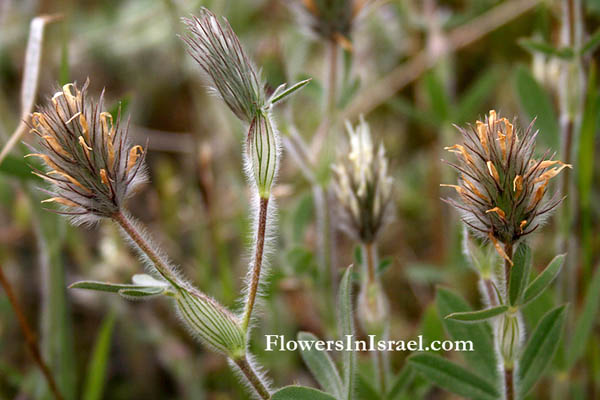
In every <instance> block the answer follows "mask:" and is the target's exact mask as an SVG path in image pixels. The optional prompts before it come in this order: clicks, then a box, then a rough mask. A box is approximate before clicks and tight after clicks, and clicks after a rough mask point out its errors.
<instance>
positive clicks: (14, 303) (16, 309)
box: [0, 265, 63, 400]
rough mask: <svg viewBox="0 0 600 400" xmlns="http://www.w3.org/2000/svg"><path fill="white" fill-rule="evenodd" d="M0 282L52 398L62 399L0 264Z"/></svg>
mask: <svg viewBox="0 0 600 400" xmlns="http://www.w3.org/2000/svg"><path fill="white" fill-rule="evenodd" d="M0 284H1V285H2V287H3V288H4V292H5V293H6V297H7V298H8V301H9V302H10V305H11V306H12V308H13V310H14V312H15V315H16V316H17V320H18V321H19V325H20V327H21V331H22V332H23V336H25V342H26V343H27V347H28V348H29V351H30V352H31V355H32V357H33V359H34V361H35V363H36V364H37V365H38V367H39V368H40V370H41V371H42V374H43V375H44V379H46V382H47V383H48V387H49V388H50V391H51V392H52V394H53V395H54V398H55V399H57V400H62V399H63V396H62V394H61V393H60V390H59V389H58V385H57V384H56V381H55V380H54V377H53V376H52V373H51V372H50V369H49V368H48V365H47V364H46V363H45V362H44V360H43V358H42V353H41V352H40V349H39V347H38V344H37V341H36V339H35V335H34V333H33V331H32V329H31V327H30V326H29V323H28V322H27V319H26V318H25V314H24V313H23V308H22V307H21V304H20V303H19V301H18V300H17V298H16V296H15V294H14V292H13V290H12V287H11V285H10V283H9V282H8V280H7V279H6V276H5V275H4V271H3V267H2V266H1V265H0Z"/></svg>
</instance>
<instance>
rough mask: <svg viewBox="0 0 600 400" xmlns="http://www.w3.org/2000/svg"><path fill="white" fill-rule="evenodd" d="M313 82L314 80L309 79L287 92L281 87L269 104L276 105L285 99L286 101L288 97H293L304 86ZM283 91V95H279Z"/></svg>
mask: <svg viewBox="0 0 600 400" xmlns="http://www.w3.org/2000/svg"><path fill="white" fill-rule="evenodd" d="M311 80H312V78H308V79H305V80H303V81H300V82H298V83H296V84H295V85H294V86H292V87H290V88H289V89H287V90H283V87H282V86H284V85H280V86H279V87H278V88H277V90H276V91H275V92H274V93H273V95H274V97H271V99H270V100H269V104H270V105H275V104H277V103H279V102H280V101H282V100H283V99H285V98H286V97H288V96H291V95H292V94H293V93H294V92H296V91H298V90H300V89H302V88H303V87H304V86H306V85H308V83H309V82H310V81H311ZM279 88H281V89H279ZM281 90H283V91H282V92H281V93H279V92H280V91H281Z"/></svg>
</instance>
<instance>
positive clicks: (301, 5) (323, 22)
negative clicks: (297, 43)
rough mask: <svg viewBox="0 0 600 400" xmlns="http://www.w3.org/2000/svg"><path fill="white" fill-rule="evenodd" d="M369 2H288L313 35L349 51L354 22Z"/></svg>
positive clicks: (306, 0)
mask: <svg viewBox="0 0 600 400" xmlns="http://www.w3.org/2000/svg"><path fill="white" fill-rule="evenodd" d="M368 2H369V0H289V3H290V6H291V7H292V9H293V10H295V11H296V14H297V15H298V18H299V20H300V21H301V23H302V24H303V25H306V26H308V27H309V29H310V31H311V32H312V33H314V34H315V35H317V36H319V37H321V38H323V39H326V40H334V41H337V42H338V43H339V44H341V45H342V46H343V47H345V48H347V49H350V48H351V47H352V45H351V42H350V34H351V32H352V28H353V25H354V22H355V20H356V18H357V17H358V15H359V14H360V12H361V11H362V10H363V9H364V7H365V5H366V4H367V3H368Z"/></svg>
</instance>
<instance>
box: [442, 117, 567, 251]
mask: <svg viewBox="0 0 600 400" xmlns="http://www.w3.org/2000/svg"><path fill="white" fill-rule="evenodd" d="M532 127H533V122H532V123H531V124H530V125H529V126H528V127H527V129H526V130H525V131H521V130H520V129H519V128H518V127H517V128H515V125H513V123H510V122H509V121H508V120H507V119H506V118H500V117H499V116H498V115H497V114H496V111H494V110H492V111H490V113H489V115H488V116H486V118H485V121H484V122H482V121H477V122H476V124H475V126H469V127H468V128H466V129H462V128H458V129H459V131H460V132H461V133H462V135H463V143H462V144H456V145H454V146H451V147H446V150H448V151H450V152H453V153H456V154H457V158H458V163H457V164H453V163H449V164H450V165H451V166H452V167H454V168H455V169H456V170H457V171H458V172H459V179H458V185H442V186H448V187H452V188H454V189H455V190H456V191H457V192H458V194H459V196H460V201H455V200H452V199H448V200H447V201H448V202H449V203H450V204H452V205H453V206H454V207H456V208H457V209H458V210H459V211H460V213H461V216H462V220H463V222H464V223H465V224H466V225H467V226H468V227H469V228H470V229H471V230H472V231H473V232H474V233H475V234H476V235H478V236H480V237H482V238H484V239H490V240H491V241H492V242H493V243H494V245H495V246H496V249H497V250H498V252H499V253H500V255H502V256H503V257H504V258H507V255H506V254H504V251H503V249H502V247H501V246H500V245H499V242H502V243H504V244H512V243H514V242H516V241H517V240H518V239H520V238H522V237H523V236H525V235H527V234H529V233H531V232H533V231H535V230H536V229H537V228H538V227H539V226H540V224H542V222H543V220H544V218H545V217H546V216H547V215H548V214H549V213H550V212H551V211H552V210H553V209H554V208H555V207H556V206H557V205H558V204H559V203H560V202H561V200H562V199H561V198H560V197H559V195H558V193H554V194H553V196H551V199H550V200H546V199H545V194H546V191H548V189H549V186H548V185H549V182H550V179H552V178H553V177H555V176H556V175H558V173H559V172H560V171H562V170H563V169H564V168H571V166H570V165H568V164H564V163H562V162H561V161H558V160H552V157H550V158H549V159H546V157H547V155H548V152H546V153H545V154H544V155H543V156H542V157H541V158H540V159H534V150H535V139H536V136H537V134H538V131H533V129H532Z"/></svg>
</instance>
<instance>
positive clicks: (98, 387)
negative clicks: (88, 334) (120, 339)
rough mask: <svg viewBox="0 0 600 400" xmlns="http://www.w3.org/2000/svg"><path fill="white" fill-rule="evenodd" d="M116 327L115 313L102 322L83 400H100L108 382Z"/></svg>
mask: <svg viewBox="0 0 600 400" xmlns="http://www.w3.org/2000/svg"><path fill="white" fill-rule="evenodd" d="M114 326H115V313H114V312H111V313H110V314H108V316H107V317H106V318H104V321H103V322H102V327H101V328H100V332H99V333H98V337H97V338H96V343H95V344H94V350H93V352H92V357H91V358H90V361H89V364H88V370H87V375H86V378H85V384H84V389H83V396H82V399H83V400H100V399H102V392H103V391H104V384H105V381H106V367H107V363H108V355H109V353H110V342H111V337H112V333H113V328H114Z"/></svg>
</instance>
